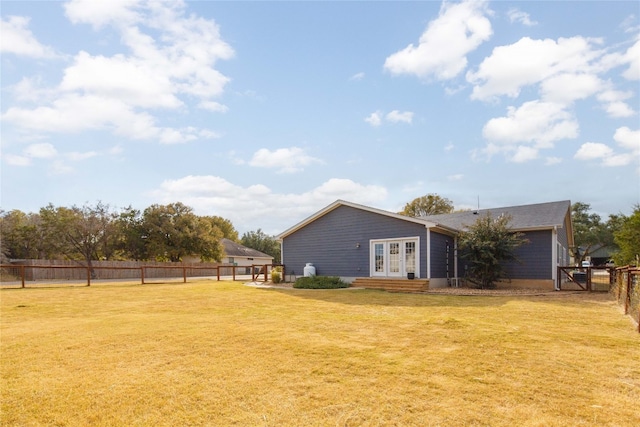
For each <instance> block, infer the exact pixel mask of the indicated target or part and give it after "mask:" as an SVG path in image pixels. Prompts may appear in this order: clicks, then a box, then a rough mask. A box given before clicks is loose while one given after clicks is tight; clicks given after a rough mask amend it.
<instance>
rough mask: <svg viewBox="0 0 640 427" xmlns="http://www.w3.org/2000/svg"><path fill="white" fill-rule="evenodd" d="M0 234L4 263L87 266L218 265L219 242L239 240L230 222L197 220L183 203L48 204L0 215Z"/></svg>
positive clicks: (210, 218)
mask: <svg viewBox="0 0 640 427" xmlns="http://www.w3.org/2000/svg"><path fill="white" fill-rule="evenodd" d="M0 232H1V235H0V248H1V252H2V256H3V258H4V259H7V258H8V259H72V260H78V261H82V262H84V263H86V265H87V266H89V267H90V266H91V262H92V261H94V260H140V261H148V260H156V261H174V262H175V261H181V260H182V259H183V258H184V257H186V256H198V257H200V258H201V259H202V260H205V261H220V260H221V259H222V257H223V251H224V249H223V246H222V245H221V243H220V239H222V238H223V237H224V238H228V239H230V240H234V241H239V238H238V232H237V231H236V229H235V228H234V226H233V224H232V223H231V221H229V220H228V219H225V218H222V217H219V216H198V215H196V214H194V212H193V209H192V208H190V207H188V206H185V205H184V204H182V203H172V204H168V205H157V204H155V205H152V206H149V207H148V208H146V209H144V210H143V211H140V210H137V209H134V208H132V207H127V208H124V209H121V210H115V209H113V208H111V207H110V206H109V205H107V204H103V203H102V202H98V203H97V204H95V205H88V204H85V205H83V206H72V207H70V208H69V207H63V206H54V205H52V204H49V205H48V206H46V207H44V208H41V209H40V211H39V212H38V213H24V212H22V211H20V210H12V211H9V212H0Z"/></svg>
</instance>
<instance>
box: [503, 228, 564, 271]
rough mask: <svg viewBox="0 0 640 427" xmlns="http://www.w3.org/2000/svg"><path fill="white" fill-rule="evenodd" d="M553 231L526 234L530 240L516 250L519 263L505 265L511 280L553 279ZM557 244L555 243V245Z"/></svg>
mask: <svg viewBox="0 0 640 427" xmlns="http://www.w3.org/2000/svg"><path fill="white" fill-rule="evenodd" d="M552 235H553V234H552V232H551V230H542V231H530V232H527V233H524V237H525V238H526V239H528V240H529V243H526V244H524V245H522V246H520V247H519V248H518V249H517V250H516V258H517V259H518V261H519V262H510V263H507V264H506V265H505V270H506V272H507V277H508V278H510V279H551V278H552V273H553V271H552V270H553V257H552V252H551V248H552V246H551V245H552ZM553 244H555V242H554V243H553Z"/></svg>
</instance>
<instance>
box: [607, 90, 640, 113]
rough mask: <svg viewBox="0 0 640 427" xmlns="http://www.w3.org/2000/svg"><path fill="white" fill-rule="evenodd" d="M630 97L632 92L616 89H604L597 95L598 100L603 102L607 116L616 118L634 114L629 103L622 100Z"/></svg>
mask: <svg viewBox="0 0 640 427" xmlns="http://www.w3.org/2000/svg"><path fill="white" fill-rule="evenodd" d="M631 97H633V93H631V92H622V91H617V90H606V91H603V92H601V93H600V94H598V96H597V98H598V100H599V101H601V102H603V103H604V104H605V107H604V109H605V111H606V112H607V113H608V114H609V116H611V117H617V118H620V117H631V116H633V115H635V114H636V112H635V111H633V109H632V108H631V107H630V106H629V104H627V103H626V102H623V101H624V100H625V99H629V98H631Z"/></svg>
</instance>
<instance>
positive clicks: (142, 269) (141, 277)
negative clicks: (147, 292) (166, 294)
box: [140, 265, 144, 285]
mask: <svg viewBox="0 0 640 427" xmlns="http://www.w3.org/2000/svg"><path fill="white" fill-rule="evenodd" d="M140 279H141V280H142V284H143V285H144V265H143V266H140Z"/></svg>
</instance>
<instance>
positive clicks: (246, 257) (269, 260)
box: [185, 238, 273, 267]
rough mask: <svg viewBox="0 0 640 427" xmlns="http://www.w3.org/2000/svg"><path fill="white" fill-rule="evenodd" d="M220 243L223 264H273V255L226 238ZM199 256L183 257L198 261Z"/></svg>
mask: <svg viewBox="0 0 640 427" xmlns="http://www.w3.org/2000/svg"><path fill="white" fill-rule="evenodd" d="M220 243H222V246H223V247H224V255H223V257H222V260H221V261H220V262H222V263H223V264H230V265H236V266H239V267H242V266H247V267H251V266H252V265H267V264H273V257H272V256H271V255H267V254H265V253H263V252H260V251H258V250H255V249H251V248H248V247H246V246H243V245H241V244H240V243H236V242H234V241H233V240H229V239H226V238H223V239H220ZM199 261H200V258H197V257H185V262H199Z"/></svg>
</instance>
